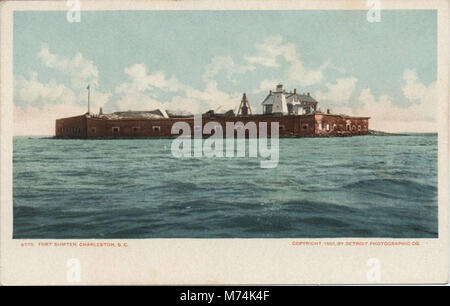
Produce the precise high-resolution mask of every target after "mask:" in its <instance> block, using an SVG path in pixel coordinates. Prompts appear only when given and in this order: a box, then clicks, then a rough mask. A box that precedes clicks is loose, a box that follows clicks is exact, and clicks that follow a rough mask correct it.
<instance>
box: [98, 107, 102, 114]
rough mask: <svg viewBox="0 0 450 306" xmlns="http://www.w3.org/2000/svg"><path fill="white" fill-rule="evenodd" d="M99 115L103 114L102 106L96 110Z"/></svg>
mask: <svg viewBox="0 0 450 306" xmlns="http://www.w3.org/2000/svg"><path fill="white" fill-rule="evenodd" d="M98 114H99V115H103V108H102V107H100V111H99V112H98Z"/></svg>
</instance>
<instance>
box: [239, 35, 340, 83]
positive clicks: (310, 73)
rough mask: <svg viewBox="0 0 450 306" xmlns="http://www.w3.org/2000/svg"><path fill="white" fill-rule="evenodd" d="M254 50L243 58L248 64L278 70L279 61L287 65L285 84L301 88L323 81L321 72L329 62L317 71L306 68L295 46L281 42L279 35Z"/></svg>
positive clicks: (268, 38)
mask: <svg viewBox="0 0 450 306" xmlns="http://www.w3.org/2000/svg"><path fill="white" fill-rule="evenodd" d="M255 49H256V50H257V54H256V55H254V56H246V57H245V59H246V60H247V61H248V62H249V63H252V64H259V65H262V66H265V67H270V68H280V67H281V66H282V62H281V61H280V60H284V61H285V62H286V63H287V65H288V66H287V69H286V71H285V73H286V78H287V79H286V80H285V83H286V82H288V81H291V82H299V83H300V85H301V86H311V85H314V84H317V83H319V82H321V81H322V80H323V79H324V75H323V71H324V70H325V69H326V68H328V67H329V66H330V64H329V62H325V63H324V64H322V65H321V66H320V67H318V68H317V69H311V68H309V67H306V66H305V65H304V63H303V62H302V61H301V60H300V55H299V54H298V52H297V48H296V46H295V45H294V44H293V43H289V42H283V37H282V36H281V35H277V36H270V37H267V38H266V39H265V40H264V41H263V42H262V43H257V44H255ZM333 67H334V66H333Z"/></svg>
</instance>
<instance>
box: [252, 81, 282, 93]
mask: <svg viewBox="0 0 450 306" xmlns="http://www.w3.org/2000/svg"><path fill="white" fill-rule="evenodd" d="M279 83H280V81H276V80H262V81H261V82H260V83H259V87H258V88H256V89H254V90H253V91H252V93H253V94H258V93H260V92H268V91H269V90H271V89H274V88H275V86H276V85H278V84H279Z"/></svg>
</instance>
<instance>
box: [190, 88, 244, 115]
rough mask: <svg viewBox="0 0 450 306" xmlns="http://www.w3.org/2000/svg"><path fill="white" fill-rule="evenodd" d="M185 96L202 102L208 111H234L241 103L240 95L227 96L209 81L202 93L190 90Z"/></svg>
mask: <svg viewBox="0 0 450 306" xmlns="http://www.w3.org/2000/svg"><path fill="white" fill-rule="evenodd" d="M186 96H187V97H188V98H191V99H194V100H200V101H202V102H204V103H205V104H206V106H207V107H208V109H213V110H222V111H227V110H230V109H233V110H236V109H237V107H239V103H240V101H241V97H240V94H238V93H232V94H228V93H225V92H223V91H221V90H219V89H218V88H217V82H216V81H209V82H208V83H207V84H206V87H205V89H204V90H203V91H200V90H196V89H190V90H188V91H187V92H186Z"/></svg>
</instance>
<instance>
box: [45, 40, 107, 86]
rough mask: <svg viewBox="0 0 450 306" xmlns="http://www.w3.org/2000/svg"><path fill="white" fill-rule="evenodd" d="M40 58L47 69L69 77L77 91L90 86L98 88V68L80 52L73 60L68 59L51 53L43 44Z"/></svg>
mask: <svg viewBox="0 0 450 306" xmlns="http://www.w3.org/2000/svg"><path fill="white" fill-rule="evenodd" d="M38 58H39V59H40V60H41V61H42V63H43V64H44V65H45V66H46V67H49V68H52V69H55V70H57V71H60V72H62V73H64V74H66V75H68V76H69V77H70V79H71V82H72V86H73V87H74V88H76V89H79V88H85V87H86V86H87V85H88V84H91V86H93V87H97V86H98V69H97V67H96V66H95V65H94V64H93V62H92V61H90V60H87V59H85V58H84V57H83V55H82V54H81V53H79V52H78V53H77V54H75V56H74V57H73V58H72V59H67V58H65V57H62V56H59V55H57V54H53V53H51V52H50V50H49V47H48V45H47V44H42V46H41V51H40V52H39V54H38Z"/></svg>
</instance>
